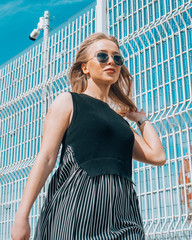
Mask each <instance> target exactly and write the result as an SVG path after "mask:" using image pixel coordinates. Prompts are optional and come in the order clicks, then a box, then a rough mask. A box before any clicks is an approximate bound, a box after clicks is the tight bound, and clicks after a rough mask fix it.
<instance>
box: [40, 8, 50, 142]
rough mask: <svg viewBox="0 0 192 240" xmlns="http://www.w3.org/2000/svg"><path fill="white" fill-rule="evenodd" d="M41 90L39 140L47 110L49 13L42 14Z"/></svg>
mask: <svg viewBox="0 0 192 240" xmlns="http://www.w3.org/2000/svg"><path fill="white" fill-rule="evenodd" d="M43 18H44V19H43V43H42V45H43V46H42V48H43V56H42V59H43V84H44V86H43V89H42V100H43V101H42V114H43V116H42V127H41V129H42V131H41V139H42V137H43V130H44V122H45V116H46V113H47V110H48V86H47V85H46V82H47V81H48V73H49V28H50V26H49V24H50V13H49V11H45V12H44V17H43Z"/></svg>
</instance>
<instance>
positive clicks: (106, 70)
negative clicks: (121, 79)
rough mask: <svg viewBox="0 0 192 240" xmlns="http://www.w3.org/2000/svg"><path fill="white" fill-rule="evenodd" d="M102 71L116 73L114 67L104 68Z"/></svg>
mask: <svg viewBox="0 0 192 240" xmlns="http://www.w3.org/2000/svg"><path fill="white" fill-rule="evenodd" d="M104 71H105V72H111V73H116V70H115V69H114V68H106V69H105V70H104Z"/></svg>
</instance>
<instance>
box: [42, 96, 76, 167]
mask: <svg viewBox="0 0 192 240" xmlns="http://www.w3.org/2000/svg"><path fill="white" fill-rule="evenodd" d="M72 105H73V101H72V96H71V94H70V93H69V92H64V93H60V94H59V95H58V96H57V97H56V98H55V100H54V101H53V102H52V104H51V105H50V107H49V109H48V112H47V114H46V117H45V123H44V130H43V139H42V143H41V149H40V151H41V152H43V153H44V154H45V156H46V157H47V159H49V160H50V162H51V163H52V164H53V165H54V164H55V161H56V159H57V155H58V151H59V147H60V144H61V140H62V138H63V136H64V134H65V131H66V130H67V128H68V126H69V123H70V116H71V112H72V108H73V106H72Z"/></svg>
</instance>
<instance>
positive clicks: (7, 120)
mask: <svg viewBox="0 0 192 240" xmlns="http://www.w3.org/2000/svg"><path fill="white" fill-rule="evenodd" d="M95 7H96V2H95V3H93V4H91V5H90V6H88V7H87V8H86V9H84V10H83V11H81V12H80V13H79V14H77V15H75V16H73V17H72V18H71V19H69V21H68V22H66V23H64V24H62V25H61V26H59V27H58V28H57V29H55V30H54V31H52V32H51V34H50V37H49V41H48V46H47V54H48V55H47V56H48V61H47V62H45V60H44V54H45V50H44V49H43V47H42V41H41V40H39V41H38V43H37V44H35V45H33V46H32V47H31V48H29V49H27V50H26V51H25V52H23V53H21V54H20V55H18V56H17V57H16V58H14V59H12V60H10V61H9V62H8V63H6V64H4V65H3V66H0V104H1V105H0V116H1V118H0V120H1V121H0V159H1V160H0V239H11V237H10V231H11V226H12V224H13V221H14V216H15V213H16V210H17V208H18V205H19V202H20V199H21V196H22V192H23V189H24V187H25V184H26V181H27V177H28V175H29V172H30V170H31V167H32V165H33V163H34V160H35V158H36V156H37V153H38V152H39V149H40V144H41V131H42V121H43V117H44V115H43V114H42V113H45V112H46V111H47V109H46V107H47V108H48V107H49V106H50V104H51V103H52V101H53V100H54V98H55V97H56V96H57V95H58V94H59V93H60V92H64V91H68V90H70V83H69V80H68V78H67V73H68V70H69V67H70V64H69V63H71V62H73V61H74V57H75V55H76V53H77V50H78V48H79V46H80V44H81V42H82V41H83V40H84V39H85V38H86V37H87V36H88V35H90V34H92V33H94V32H95V31H96V8H95ZM106 14H107V15H106V16H107V24H108V25H107V27H108V33H109V34H112V35H114V36H116V37H117V39H118V40H119V43H120V46H121V52H122V54H123V55H124V58H125V64H126V66H127V67H128V69H129V70H130V73H131V74H132V76H133V82H134V92H133V95H134V96H133V97H134V101H135V102H136V105H137V107H138V109H141V108H143V109H144V110H145V112H146V113H147V115H148V116H149V118H150V121H151V122H152V124H153V126H154V128H155V129H156V131H157V133H158V134H159V137H160V139H161V140H162V143H163V147H164V149H165V152H166V156H167V162H166V164H165V165H164V166H161V167H155V166H151V165H148V164H143V163H140V162H137V161H134V164H133V171H134V174H133V180H134V182H135V184H136V191H137V194H138V197H139V203H140V207H141V213H142V217H143V221H144V226H145V231H146V237H147V239H191V238H192V233H191V232H190V231H191V229H192V183H191V181H192V161H191V152H192V149H191V145H192V103H191V99H192V87H191V85H192V3H191V1H186V0H185V1H184V0H177V1H176V0H171V1H168V0H153V1H152V0H142V1H141V0H136V1H133V0H108V1H107V12H106ZM97 17H99V16H97ZM45 69H46V71H47V81H44V74H45V73H44V72H45ZM132 125H133V128H134V129H135V130H136V131H137V127H136V124H132ZM137 132H138V131H137ZM138 133H139V132H138ZM139 134H140V133H139ZM59 157H60V152H59V155H58V159H59ZM57 167H58V161H57V163H56V165H55V168H54V170H53V171H52V173H51V174H50V176H49V178H48V179H47V181H46V184H45V186H44V187H43V188H42V191H41V192H40V194H39V196H38V198H37V200H36V201H35V203H34V205H33V207H32V210H31V213H30V216H29V220H30V225H31V233H32V236H31V238H32V237H33V233H34V229H35V225H36V223H37V219H38V215H39V212H40V209H41V207H42V204H43V202H44V199H45V195H46V191H47V187H48V183H49V181H50V179H51V177H52V175H53V174H54V172H55V171H56V169H57Z"/></svg>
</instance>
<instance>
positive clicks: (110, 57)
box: [107, 55, 115, 64]
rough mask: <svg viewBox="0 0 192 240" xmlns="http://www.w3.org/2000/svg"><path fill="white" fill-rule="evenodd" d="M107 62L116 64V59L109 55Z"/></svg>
mask: <svg viewBox="0 0 192 240" xmlns="http://www.w3.org/2000/svg"><path fill="white" fill-rule="evenodd" d="M107 63H108V64H115V63H114V60H113V58H112V56H111V55H109V58H108V61H107Z"/></svg>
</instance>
